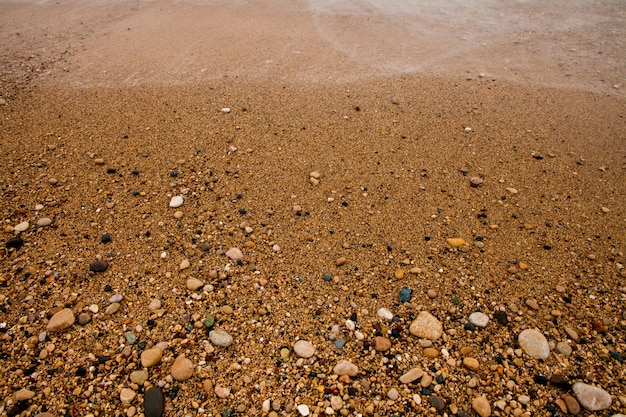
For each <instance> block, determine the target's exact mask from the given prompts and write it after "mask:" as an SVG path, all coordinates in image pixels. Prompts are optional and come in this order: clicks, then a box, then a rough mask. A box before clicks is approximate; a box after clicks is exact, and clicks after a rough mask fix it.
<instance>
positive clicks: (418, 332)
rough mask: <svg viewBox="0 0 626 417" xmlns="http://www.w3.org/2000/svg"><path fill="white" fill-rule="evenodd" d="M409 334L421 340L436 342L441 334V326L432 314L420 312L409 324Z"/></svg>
mask: <svg viewBox="0 0 626 417" xmlns="http://www.w3.org/2000/svg"><path fill="white" fill-rule="evenodd" d="M409 332H411V334H412V335H413V336H416V337H420V338H422V339H430V340H437V339H439V338H440V337H441V335H442V334H443V325H442V324H441V322H440V321H439V320H437V318H435V316H433V315H432V314H430V313H428V312H426V311H421V312H420V313H419V314H418V315H417V318H416V319H415V320H413V322H412V323H411V326H410V327H409Z"/></svg>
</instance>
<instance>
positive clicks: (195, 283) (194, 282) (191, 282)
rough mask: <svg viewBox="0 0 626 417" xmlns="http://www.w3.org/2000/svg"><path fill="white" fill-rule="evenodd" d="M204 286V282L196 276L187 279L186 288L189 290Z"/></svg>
mask: <svg viewBox="0 0 626 417" xmlns="http://www.w3.org/2000/svg"><path fill="white" fill-rule="evenodd" d="M203 286H204V282H202V281H200V280H199V279H197V278H189V279H188V280H187V289H188V290H190V291H196V290H197V289H199V288H202V287H203Z"/></svg>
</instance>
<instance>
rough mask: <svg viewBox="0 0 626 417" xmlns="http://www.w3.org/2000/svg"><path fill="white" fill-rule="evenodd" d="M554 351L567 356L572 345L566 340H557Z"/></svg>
mask: <svg viewBox="0 0 626 417" xmlns="http://www.w3.org/2000/svg"><path fill="white" fill-rule="evenodd" d="M556 351H557V352H559V353H560V354H562V355H565V356H569V355H571V354H572V347H571V346H570V345H569V343H567V342H559V343H557V344H556Z"/></svg>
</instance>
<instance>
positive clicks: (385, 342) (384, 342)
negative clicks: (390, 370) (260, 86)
mask: <svg viewBox="0 0 626 417" xmlns="http://www.w3.org/2000/svg"><path fill="white" fill-rule="evenodd" d="M374 349H376V350H377V351H378V352H387V351H388V350H389V349H391V340H389V339H387V338H386V337H382V336H376V338H375V339H374Z"/></svg>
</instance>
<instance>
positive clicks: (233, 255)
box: [225, 248, 243, 261]
mask: <svg viewBox="0 0 626 417" xmlns="http://www.w3.org/2000/svg"><path fill="white" fill-rule="evenodd" d="M225 255H226V256H228V257H229V258H230V259H232V260H233V261H241V260H243V253H242V252H241V249H239V248H230V249H228V250H227V251H226V253H225Z"/></svg>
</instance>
